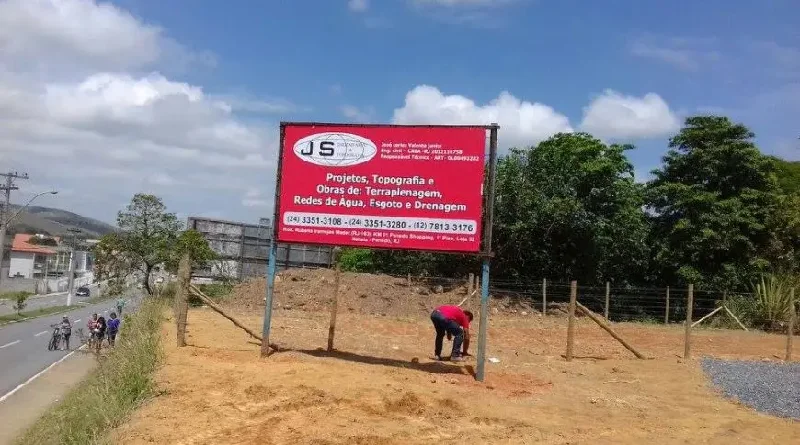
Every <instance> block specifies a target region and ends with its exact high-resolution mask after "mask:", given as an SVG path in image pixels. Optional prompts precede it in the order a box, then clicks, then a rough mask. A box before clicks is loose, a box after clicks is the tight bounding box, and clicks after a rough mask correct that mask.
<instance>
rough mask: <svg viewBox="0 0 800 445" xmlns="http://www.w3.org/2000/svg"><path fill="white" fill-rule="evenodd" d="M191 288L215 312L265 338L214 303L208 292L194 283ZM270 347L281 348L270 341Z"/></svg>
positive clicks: (261, 339)
mask: <svg viewBox="0 0 800 445" xmlns="http://www.w3.org/2000/svg"><path fill="white" fill-rule="evenodd" d="M189 290H191V291H192V293H193V294H194V295H195V296H196V297H197V298H199V299H201V300H202V301H203V303H205V304H206V305H207V306H208V307H210V308H211V309H213V310H214V311H215V312H217V313H218V314H220V315H222V316H223V317H225V318H227V319H228V320H230V321H231V322H232V323H233V324H234V325H236V327H238V328H240V329H242V330H243V331H245V332H247V333H248V334H250V336H251V337H253V338H255V339H257V340H258V341H264V339H263V338H262V337H261V336H260V335H258V334H257V333H256V332H255V331H253V330H252V329H250V328H248V327H247V326H245V325H244V323H242V322H241V321H239V320H237V319H236V318H234V317H233V315H230V314H228V313H227V312H225V311H224V310H222V308H221V307H219V306H218V305H217V303H214V301H213V300H212V299H211V298H208V296H207V295H206V294H204V293H203V292H202V291H201V290H200V289H198V288H197V287H196V286H195V285H194V284H190V285H189ZM269 347H270V348H272V350H274V351H279V350H280V348H279V347H278V345H276V344H275V343H270V344H269Z"/></svg>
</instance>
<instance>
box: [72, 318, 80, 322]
mask: <svg viewBox="0 0 800 445" xmlns="http://www.w3.org/2000/svg"><path fill="white" fill-rule="evenodd" d="M80 322H81V319H80V318H79V319H77V320H75V321H73V323H80Z"/></svg>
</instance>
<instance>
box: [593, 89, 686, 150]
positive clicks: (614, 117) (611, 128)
mask: <svg viewBox="0 0 800 445" xmlns="http://www.w3.org/2000/svg"><path fill="white" fill-rule="evenodd" d="M679 127H680V120H679V119H678V117H677V116H676V115H675V113H673V112H672V111H671V110H670V108H669V105H667V103H666V102H665V101H664V99H662V98H661V96H659V95H658V94H655V93H648V94H645V95H644V96H642V97H635V96H624V95H622V94H620V93H618V92H616V91H613V90H606V91H605V92H604V93H603V94H602V95H600V96H598V97H596V98H594V99H593V100H592V102H591V103H590V104H589V105H588V106H587V107H586V108H584V110H583V121H582V122H581V125H580V129H581V130H582V131H586V132H589V133H592V134H593V135H595V136H597V137H600V138H609V139H646V138H652V137H659V136H664V135H667V134H670V133H672V132H674V131H676V130H677V129H678V128H679Z"/></svg>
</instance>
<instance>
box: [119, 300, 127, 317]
mask: <svg viewBox="0 0 800 445" xmlns="http://www.w3.org/2000/svg"><path fill="white" fill-rule="evenodd" d="M124 307H125V299H124V298H122V297H120V298H117V313H118V314H119V316H120V317H121V316H122V309H123V308H124Z"/></svg>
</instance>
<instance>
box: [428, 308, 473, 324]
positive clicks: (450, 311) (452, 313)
mask: <svg viewBox="0 0 800 445" xmlns="http://www.w3.org/2000/svg"><path fill="white" fill-rule="evenodd" d="M436 310H437V311H439V312H441V314H442V315H444V318H446V319H448V320H453V321H455V322H456V323H458V324H459V325H461V327H463V328H464V329H469V318H467V314H465V313H464V311H462V310H461V308H460V307H458V306H439V307H437V308H436Z"/></svg>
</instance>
